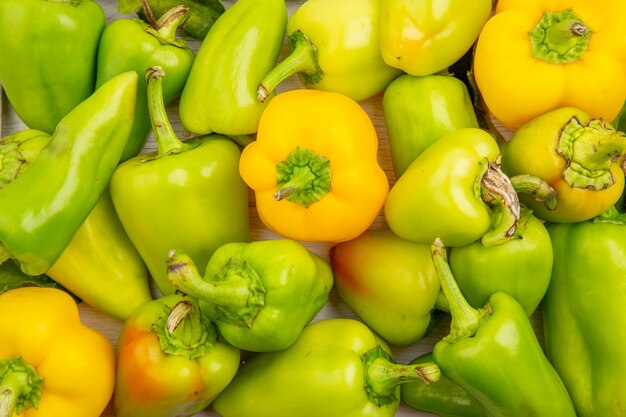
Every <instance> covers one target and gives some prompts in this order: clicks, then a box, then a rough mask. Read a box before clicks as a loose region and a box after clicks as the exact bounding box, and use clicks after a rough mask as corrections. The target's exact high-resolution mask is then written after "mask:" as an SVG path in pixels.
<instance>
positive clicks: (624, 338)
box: [543, 209, 626, 417]
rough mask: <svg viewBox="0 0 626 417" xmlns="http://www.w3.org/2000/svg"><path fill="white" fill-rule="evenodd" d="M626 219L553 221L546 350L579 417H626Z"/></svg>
mask: <svg viewBox="0 0 626 417" xmlns="http://www.w3.org/2000/svg"><path fill="white" fill-rule="evenodd" d="M625 221H626V219H625V218H624V214H620V213H618V212H617V210H616V209H610V210H609V211H608V212H606V213H604V214H603V215H601V216H599V217H596V218H595V219H593V220H588V221H585V222H579V223H570V224H565V223H563V224H557V223H553V224H549V225H548V226H547V228H548V232H549V233H550V238H551V239H552V245H553V248H554V266H553V268H552V279H551V281H550V286H549V287H548V291H547V293H546V296H545V298H544V301H543V319H544V323H543V324H544V327H543V329H544V337H545V343H546V350H547V355H548V358H549V359H550V361H551V362H552V364H553V365H554V368H555V369H556V370H557V371H558V372H559V374H560V375H561V378H563V382H564V383H565V386H566V387H567V389H568V391H569V393H570V395H571V396H572V400H573V402H574V405H575V406H576V412H577V415H578V416H579V417H592V416H593V417H596V416H615V417H618V416H626V387H625V382H624V375H625V374H626V356H625V355H624V346H626V320H625V318H626V316H625V315H624V303H625V302H626V286H625V285H624V277H625V276H626V262H625V260H626V223H625Z"/></svg>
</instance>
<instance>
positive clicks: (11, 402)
mask: <svg viewBox="0 0 626 417" xmlns="http://www.w3.org/2000/svg"><path fill="white" fill-rule="evenodd" d="M42 387H43V377H41V376H40V375H39V374H37V371H36V370H35V368H33V367H32V366H31V365H30V364H28V363H27V362H26V361H24V360H23V359H22V358H21V357H20V356H10V357H8V358H4V359H0V417H11V416H13V415H16V414H22V413H23V412H24V410H26V409H28V408H37V406H38V405H39V400H40V399H41V394H42Z"/></svg>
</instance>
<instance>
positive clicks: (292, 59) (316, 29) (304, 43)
mask: <svg viewBox="0 0 626 417" xmlns="http://www.w3.org/2000/svg"><path fill="white" fill-rule="evenodd" d="M381 3H382V1H380V0H349V1H341V2H337V1H334V0H307V1H305V2H304V3H303V4H302V5H300V6H299V7H298V9H297V10H296V11H295V12H294V13H293V14H292V15H291V16H290V17H289V21H288V22H287V36H288V38H289V45H290V47H291V50H292V53H291V54H290V55H289V56H288V57H287V58H285V59H284V60H282V61H281V62H280V64H279V65H278V66H276V68H274V69H273V70H272V71H271V72H270V73H269V74H268V75H267V76H266V77H265V78H264V80H263V82H262V83H261V85H260V87H259V98H260V99H264V97H266V96H267V95H268V94H269V92H272V91H274V89H275V88H276V87H277V86H278V85H279V84H280V83H281V82H282V81H283V80H285V79H286V78H288V77H289V76H291V75H294V74H298V76H299V78H300V81H301V82H302V84H303V85H304V86H305V87H306V88H312V89H316V90H321V91H330V92H336V93H341V94H344V95H346V96H348V97H350V98H351V99H353V100H356V101H362V100H365V99H367V98H369V97H372V96H374V95H376V94H378V93H380V92H382V91H383V90H384V89H385V87H386V86H387V85H388V84H389V83H390V82H391V81H392V80H393V79H394V78H396V77H397V76H399V75H400V74H401V73H402V72H401V71H400V70H398V69H396V68H393V67H390V66H389V65H387V64H385V61H384V60H383V57H382V55H381V53H380V46H379V39H380V36H379V27H378V21H379V15H380V4H381Z"/></svg>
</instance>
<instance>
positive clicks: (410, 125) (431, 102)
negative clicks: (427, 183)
mask: <svg viewBox="0 0 626 417" xmlns="http://www.w3.org/2000/svg"><path fill="white" fill-rule="evenodd" d="M383 112H384V118H385V124H386V127H387V134H388V137H389V146H390V148H391V161H392V163H393V168H394V171H395V173H396V178H399V177H400V176H401V175H402V174H403V173H404V171H406V168H407V167H408V166H409V165H410V164H411V162H413V160H414V159H415V158H417V157H418V156H419V155H420V154H421V153H422V152H424V150H425V149H426V148H428V147H429V146H430V145H431V144H433V143H434V142H435V141H437V140H439V139H440V138H441V137H443V136H445V135H446V134H447V133H449V132H452V131H454V130H457V129H460V128H465V127H474V128H478V120H477V118H476V113H475V112H474V106H473V104H472V99H471V98H470V95H469V91H468V90H467V87H466V86H465V84H463V81H461V80H459V79H458V78H455V77H452V76H450V75H428V76H424V77H415V76H412V75H408V74H405V75H401V76H400V77H398V78H396V79H395V80H393V81H392V82H391V84H389V86H388V87H387V88H386V89H385V94H384V96H383Z"/></svg>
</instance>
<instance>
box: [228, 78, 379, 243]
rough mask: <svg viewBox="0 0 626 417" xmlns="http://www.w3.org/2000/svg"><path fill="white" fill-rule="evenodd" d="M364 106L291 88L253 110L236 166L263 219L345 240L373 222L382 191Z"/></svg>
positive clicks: (293, 234) (273, 225) (306, 237)
mask: <svg viewBox="0 0 626 417" xmlns="http://www.w3.org/2000/svg"><path fill="white" fill-rule="evenodd" d="M377 151H378V136H377V134H376V130H375V128H374V125H373V123H372V121H371V119H370V118H369V116H368V114H367V113H366V112H365V110H364V109H363V108H362V107H361V106H360V105H359V104H358V103H357V102H356V101H354V100H352V99H350V98H348V97H347V96H344V95H342V94H339V93H332V92H325V91H316V90H307V89H299V90H291V91H287V92H284V93H281V94H278V95H277V96H276V97H275V98H274V99H272V101H271V102H270V103H269V105H268V107H267V108H266V109H265V111H264V112H263V114H262V116H261V121H260V124H259V129H258V132H257V139H256V141H255V142H253V143H251V144H249V145H248V146H247V147H246V148H244V150H243V152H242V155H241V159H240V164H239V172H240V174H241V176H242V178H243V180H244V181H245V182H246V183H247V184H248V186H249V187H250V188H252V189H253V190H254V191H255V200H256V207H257V211H258V213H259V216H260V218H261V220H262V221H263V223H264V224H265V225H266V226H267V227H269V228H270V229H271V230H273V231H274V232H276V233H278V234H280V235H282V236H284V237H286V238H290V239H294V240H301V241H307V242H341V241H347V240H350V239H352V238H354V237H356V236H358V235H360V234H361V233H362V232H364V231H365V230H366V229H368V228H369V226H370V225H371V224H372V223H373V222H374V220H375V219H376V216H377V215H378V214H379V212H380V210H381V209H382V206H383V204H384V201H385V198H386V196H387V193H388V192H389V182H388V179H387V177H386V175H385V173H384V171H383V170H382V168H381V167H380V165H379V164H378V161H377Z"/></svg>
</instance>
